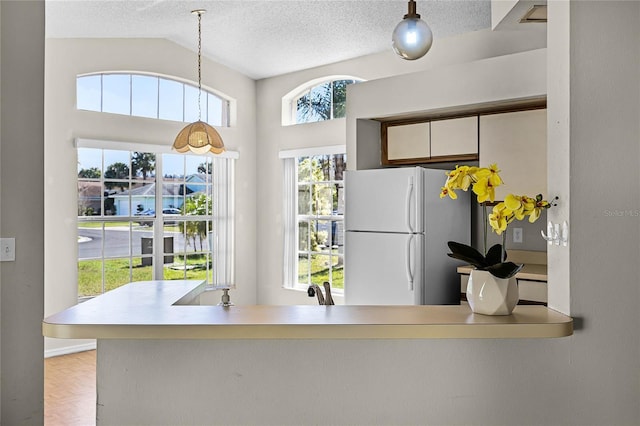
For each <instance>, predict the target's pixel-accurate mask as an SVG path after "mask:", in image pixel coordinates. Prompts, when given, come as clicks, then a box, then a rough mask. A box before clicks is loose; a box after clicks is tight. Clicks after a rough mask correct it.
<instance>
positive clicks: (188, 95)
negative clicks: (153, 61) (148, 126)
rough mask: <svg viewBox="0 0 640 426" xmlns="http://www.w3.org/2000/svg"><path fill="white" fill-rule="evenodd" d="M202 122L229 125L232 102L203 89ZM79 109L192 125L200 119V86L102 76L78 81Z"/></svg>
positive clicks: (120, 75)
mask: <svg viewBox="0 0 640 426" xmlns="http://www.w3.org/2000/svg"><path fill="white" fill-rule="evenodd" d="M200 104H201V108H202V111H201V115H200V116H201V119H202V121H206V122H207V123H209V124H211V125H212V126H218V127H228V126H229V101H228V100H226V99H223V98H222V97H220V96H218V95H216V94H214V93H212V92H210V91H207V90H204V89H203V90H202V95H201V101H200ZM76 107H77V109H82V110H88V111H98V112H108V113H113V114H123V115H132V116H136V117H147V118H156V119H160V120H173V121H183V122H185V123H191V122H193V121H196V120H197V119H198V87H197V86H194V85H192V84H188V83H183V82H181V81H178V80H173V79H170V78H165V77H160V76H157V75H151V74H131V73H99V74H85V75H80V76H78V77H77V78H76Z"/></svg>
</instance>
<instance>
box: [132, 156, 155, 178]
mask: <svg viewBox="0 0 640 426" xmlns="http://www.w3.org/2000/svg"><path fill="white" fill-rule="evenodd" d="M131 169H132V172H133V175H134V176H138V174H139V173H140V174H142V179H144V180H147V175H148V174H149V173H150V172H153V171H154V170H155V169H156V155H155V154H151V153H148V152H134V153H133V157H131Z"/></svg>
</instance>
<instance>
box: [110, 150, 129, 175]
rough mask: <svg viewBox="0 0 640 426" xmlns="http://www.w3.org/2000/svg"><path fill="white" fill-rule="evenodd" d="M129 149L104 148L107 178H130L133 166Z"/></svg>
mask: <svg viewBox="0 0 640 426" xmlns="http://www.w3.org/2000/svg"><path fill="white" fill-rule="evenodd" d="M130 163H131V162H130V160H129V151H111V150H106V149H105V150H104V177H105V178H106V179H129V169H130V167H131V164H130Z"/></svg>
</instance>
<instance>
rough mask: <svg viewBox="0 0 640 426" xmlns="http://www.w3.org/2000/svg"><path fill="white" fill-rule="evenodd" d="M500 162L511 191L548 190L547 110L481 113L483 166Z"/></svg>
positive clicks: (505, 189)
mask: <svg viewBox="0 0 640 426" xmlns="http://www.w3.org/2000/svg"><path fill="white" fill-rule="evenodd" d="M493 163H497V164H498V168H500V170H502V172H501V173H500V176H502V179H503V180H504V184H503V185H502V186H500V187H499V188H497V189H496V201H497V200H503V199H504V197H505V196H506V195H507V194H510V193H511V194H517V195H527V196H529V197H535V196H536V195H537V194H542V195H543V196H544V197H548V194H547V110H546V109H536V110H530V111H517V112H508V113H501V114H489V115H481V116H480V166H482V167H487V166H489V164H493Z"/></svg>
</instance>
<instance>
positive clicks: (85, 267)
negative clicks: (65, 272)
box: [78, 260, 102, 297]
mask: <svg viewBox="0 0 640 426" xmlns="http://www.w3.org/2000/svg"><path fill="white" fill-rule="evenodd" d="M101 293H102V260H81V261H79V262H78V297H89V296H97V295H98V294H101Z"/></svg>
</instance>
